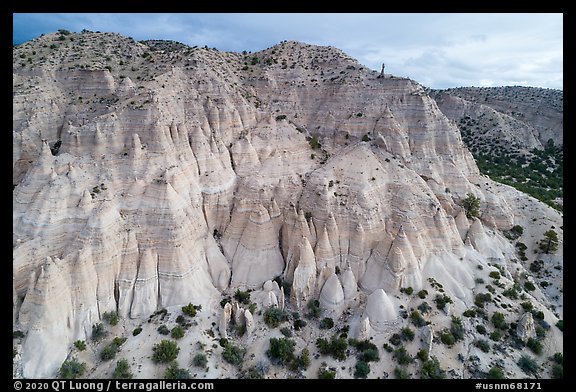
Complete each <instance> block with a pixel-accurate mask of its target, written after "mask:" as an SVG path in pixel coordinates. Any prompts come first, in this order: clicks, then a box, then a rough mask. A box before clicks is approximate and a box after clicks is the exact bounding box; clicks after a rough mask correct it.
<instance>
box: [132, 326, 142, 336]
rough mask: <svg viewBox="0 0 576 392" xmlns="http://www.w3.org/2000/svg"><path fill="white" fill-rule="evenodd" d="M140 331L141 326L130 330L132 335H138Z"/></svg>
mask: <svg viewBox="0 0 576 392" xmlns="http://www.w3.org/2000/svg"><path fill="white" fill-rule="evenodd" d="M140 332H142V327H138V328H136V329H134V331H132V336H138V335H140Z"/></svg>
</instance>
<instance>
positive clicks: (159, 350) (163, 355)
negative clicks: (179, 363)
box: [152, 340, 180, 363]
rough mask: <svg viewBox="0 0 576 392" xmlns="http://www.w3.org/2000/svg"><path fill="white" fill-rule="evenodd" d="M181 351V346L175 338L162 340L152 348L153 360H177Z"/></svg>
mask: <svg viewBox="0 0 576 392" xmlns="http://www.w3.org/2000/svg"><path fill="white" fill-rule="evenodd" d="M179 352H180V347H178V344H176V342H175V341H173V340H162V341H161V342H160V343H157V344H155V345H154V347H153V348H152V353H153V354H152V360H153V361H154V362H155V363H170V362H172V361H175V360H176V358H177V357H178V353H179Z"/></svg>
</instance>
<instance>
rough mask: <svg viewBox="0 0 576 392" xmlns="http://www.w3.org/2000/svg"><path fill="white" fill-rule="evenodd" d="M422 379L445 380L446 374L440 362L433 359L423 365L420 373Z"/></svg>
mask: <svg viewBox="0 0 576 392" xmlns="http://www.w3.org/2000/svg"><path fill="white" fill-rule="evenodd" d="M420 377H421V378H422V379H444V378H446V372H445V371H444V370H443V369H442V368H441V367H440V362H438V359H437V358H436V357H432V358H430V359H429V360H427V361H426V362H424V363H423V364H422V370H421V372H420Z"/></svg>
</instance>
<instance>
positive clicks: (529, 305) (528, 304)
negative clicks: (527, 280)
mask: <svg viewBox="0 0 576 392" xmlns="http://www.w3.org/2000/svg"><path fill="white" fill-rule="evenodd" d="M520 305H521V306H522V309H523V310H524V311H526V312H530V311H532V309H534V305H532V303H531V302H529V301H525V302H522V303H521V304H520Z"/></svg>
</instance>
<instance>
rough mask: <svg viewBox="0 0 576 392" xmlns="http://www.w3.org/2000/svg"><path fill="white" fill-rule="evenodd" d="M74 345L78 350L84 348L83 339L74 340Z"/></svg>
mask: <svg viewBox="0 0 576 392" xmlns="http://www.w3.org/2000/svg"><path fill="white" fill-rule="evenodd" d="M74 347H76V348H77V349H78V350H79V351H84V350H86V342H85V341H84V340H76V341H75V342H74Z"/></svg>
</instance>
